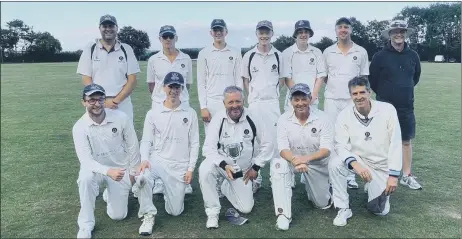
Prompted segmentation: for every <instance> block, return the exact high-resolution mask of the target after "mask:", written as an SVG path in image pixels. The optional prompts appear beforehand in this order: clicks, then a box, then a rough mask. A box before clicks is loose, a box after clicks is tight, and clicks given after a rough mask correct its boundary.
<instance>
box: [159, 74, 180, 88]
mask: <svg viewBox="0 0 462 239" xmlns="http://www.w3.org/2000/svg"><path fill="white" fill-rule="evenodd" d="M173 84H178V85H184V78H183V75H181V73H178V72H169V73H168V74H167V75H165V78H164V85H165V86H168V85H173Z"/></svg>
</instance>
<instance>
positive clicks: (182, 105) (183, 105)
mask: <svg viewBox="0 0 462 239" xmlns="http://www.w3.org/2000/svg"><path fill="white" fill-rule="evenodd" d="M186 110H187V105H186V104H185V103H183V102H181V104H180V105H179V106H178V107H177V108H175V109H170V108H167V107H165V105H164V104H163V103H162V107H161V110H160V112H161V113H165V112H172V111H186Z"/></svg>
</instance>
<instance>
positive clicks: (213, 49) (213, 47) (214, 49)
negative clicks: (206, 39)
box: [212, 43, 230, 51]
mask: <svg viewBox="0 0 462 239" xmlns="http://www.w3.org/2000/svg"><path fill="white" fill-rule="evenodd" d="M229 50H230V49H229V45H228V43H226V45H225V48H223V49H218V48H216V47H215V46H214V45H213V43H212V51H229Z"/></svg>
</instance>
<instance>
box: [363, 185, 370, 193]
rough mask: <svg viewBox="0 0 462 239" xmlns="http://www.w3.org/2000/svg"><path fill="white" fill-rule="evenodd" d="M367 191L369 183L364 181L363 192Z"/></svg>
mask: <svg viewBox="0 0 462 239" xmlns="http://www.w3.org/2000/svg"><path fill="white" fill-rule="evenodd" d="M368 191H369V183H365V184H364V193H365V194H367V192H368Z"/></svg>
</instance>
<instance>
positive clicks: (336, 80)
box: [323, 17, 369, 189]
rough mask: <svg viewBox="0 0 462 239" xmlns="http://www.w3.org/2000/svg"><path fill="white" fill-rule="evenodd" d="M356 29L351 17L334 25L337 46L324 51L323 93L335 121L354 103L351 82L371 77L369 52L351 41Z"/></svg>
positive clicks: (350, 184)
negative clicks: (351, 95) (352, 33)
mask: <svg viewBox="0 0 462 239" xmlns="http://www.w3.org/2000/svg"><path fill="white" fill-rule="evenodd" d="M352 31H353V28H352V26H351V21H350V20H349V19H348V18H345V17H342V18H340V19H338V20H337V21H336V22H335V33H336V35H337V39H338V41H337V43H335V44H334V45H332V46H330V47H328V48H326V49H325V50H324V53H323V55H324V60H325V62H326V70H327V75H328V78H327V85H326V91H325V93H324V98H325V100H324V112H326V113H327V114H328V115H329V118H330V119H331V120H332V122H335V120H336V119H337V116H338V114H339V113H340V112H341V111H342V110H343V109H345V107H347V106H348V105H349V104H352V102H351V98H350V94H349V92H348V81H349V80H351V79H353V78H354V77H357V76H367V75H369V58H368V55H367V51H366V49H364V48H363V47H361V46H359V45H357V44H356V43H354V42H353V41H352V40H351V32H352ZM348 187H349V188H353V189H356V188H358V184H357V183H356V180H355V175H354V174H351V175H350V176H349V178H348Z"/></svg>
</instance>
